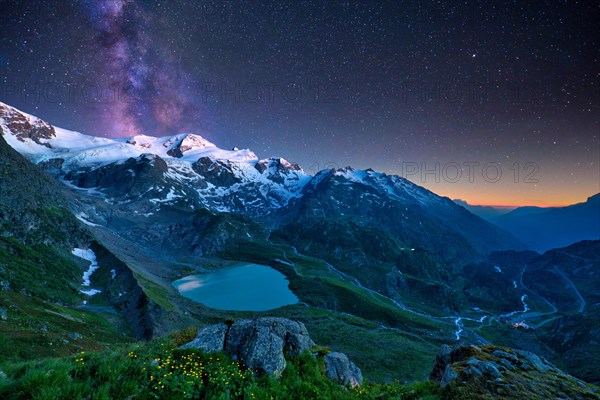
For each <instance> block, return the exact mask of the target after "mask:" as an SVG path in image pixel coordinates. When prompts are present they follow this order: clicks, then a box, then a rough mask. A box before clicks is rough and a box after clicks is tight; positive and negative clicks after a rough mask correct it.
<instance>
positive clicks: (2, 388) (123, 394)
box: [0, 330, 439, 400]
mask: <svg viewBox="0 0 600 400" xmlns="http://www.w3.org/2000/svg"><path fill="white" fill-rule="evenodd" d="M194 335H195V331H194V330H187V331H184V332H180V333H179V334H176V335H171V336H170V337H167V338H163V339H160V340H156V341H153V342H150V343H147V344H134V345H130V346H123V347H119V348H117V349H114V350H111V351H104V352H96V353H89V352H85V351H82V352H77V353H74V354H73V355H72V356H69V357H64V358H53V359H45V360H41V361H31V362H21V363H13V364H8V363H6V362H3V363H0V368H1V369H2V372H0V398H2V399H6V400H12V399H31V398H35V399H44V400H45V399H48V400H55V399H64V398H68V399H72V400H77V399H98V400H100V399H152V398H154V399H169V400H177V399H332V400H333V399H335V400H343V399H355V398H360V399H384V398H385V399H436V398H439V397H438V389H437V387H436V386H435V385H434V384H432V383H430V382H421V383H416V384H413V385H409V386H403V385H400V384H398V383H391V384H369V383H367V384H365V385H363V386H362V387H358V388H356V389H352V388H346V387H343V386H340V385H337V384H335V383H333V382H332V381H330V380H329V379H328V378H326V377H325V375H324V362H323V360H322V359H321V358H319V357H316V356H313V355H311V354H310V353H305V354H302V355H300V356H298V357H295V358H292V359H291V360H290V362H289V363H288V366H287V368H286V369H285V371H284V372H283V374H282V376H281V377H280V378H279V379H275V378H269V377H267V376H262V377H259V376H255V375H254V374H253V373H252V372H251V371H249V370H248V369H246V368H245V367H244V366H243V365H241V364H240V363H239V362H236V361H234V360H232V359H231V358H229V357H228V356H227V355H225V354H220V353H219V354H212V355H209V354H204V353H202V352H198V351H194V350H179V349H177V346H179V345H181V344H182V343H185V342H187V341H188V340H190V339H191V338H193V337H194Z"/></svg>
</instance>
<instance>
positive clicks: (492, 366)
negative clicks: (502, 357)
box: [467, 357, 502, 378]
mask: <svg viewBox="0 0 600 400" xmlns="http://www.w3.org/2000/svg"><path fill="white" fill-rule="evenodd" d="M467 365H469V366H471V367H472V368H475V369H477V370H478V371H481V373H480V374H479V375H482V374H483V375H489V376H491V377H493V378H499V377H500V376H501V375H502V374H500V371H498V364H496V363H495V362H493V361H482V360H478V359H476V358H473V357H471V358H469V359H468V360H467Z"/></svg>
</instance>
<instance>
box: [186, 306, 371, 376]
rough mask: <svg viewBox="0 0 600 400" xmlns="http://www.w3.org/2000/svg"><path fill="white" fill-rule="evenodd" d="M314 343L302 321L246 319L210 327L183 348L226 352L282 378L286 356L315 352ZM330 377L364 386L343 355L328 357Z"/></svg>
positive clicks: (256, 369)
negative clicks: (312, 349)
mask: <svg viewBox="0 0 600 400" xmlns="http://www.w3.org/2000/svg"><path fill="white" fill-rule="evenodd" d="M314 345H315V343H314V342H313V341H312V340H311V338H310V337H309V335H308V331H307V330H306V326H304V324H303V323H302V322H298V321H292V320H289V319H286V318H275V317H266V318H258V319H254V320H248V319H243V320H239V321H236V322H234V323H233V324H231V326H227V325H226V324H224V323H220V324H216V325H211V326H208V327H206V328H204V329H201V330H200V331H199V332H198V336H197V337H196V338H195V339H194V340H193V341H191V342H190V343H187V344H185V345H183V346H182V348H187V349H190V348H193V349H199V350H202V351H204V352H207V353H213V352H217V351H225V352H226V353H228V354H230V355H231V356H232V357H234V358H235V359H238V360H240V361H241V362H242V363H244V364H245V365H246V366H247V367H248V368H250V369H252V370H253V371H255V372H257V373H259V374H260V373H264V374H268V375H274V376H279V375H281V373H282V372H283V370H284V369H285V367H286V360H285V356H286V355H287V356H296V355H299V354H300V353H302V352H304V351H308V350H311V348H312V347H313V346H314ZM325 364H326V366H327V371H326V374H327V376H328V377H329V378H331V379H333V380H334V381H336V382H338V383H339V384H341V385H351V386H353V387H354V386H357V385H360V384H362V382H363V377H362V373H361V371H360V369H359V368H358V367H357V366H356V365H355V364H354V363H353V362H352V361H350V360H349V359H348V357H347V356H346V355H345V354H342V353H335V352H334V353H330V354H328V355H327V356H325Z"/></svg>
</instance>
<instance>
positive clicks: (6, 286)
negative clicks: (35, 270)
mask: <svg viewBox="0 0 600 400" xmlns="http://www.w3.org/2000/svg"><path fill="white" fill-rule="evenodd" d="M0 290H2V291H3V292H8V291H9V290H10V282H9V281H7V280H1V281H0Z"/></svg>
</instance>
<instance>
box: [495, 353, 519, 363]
mask: <svg viewBox="0 0 600 400" xmlns="http://www.w3.org/2000/svg"><path fill="white" fill-rule="evenodd" d="M492 354H493V355H495V356H496V357H499V358H505V359H507V360H510V361H512V362H514V363H516V362H517V361H519V359H518V358H517V356H515V355H514V354H509V353H507V352H505V351H503V350H494V351H493V352H492Z"/></svg>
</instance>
